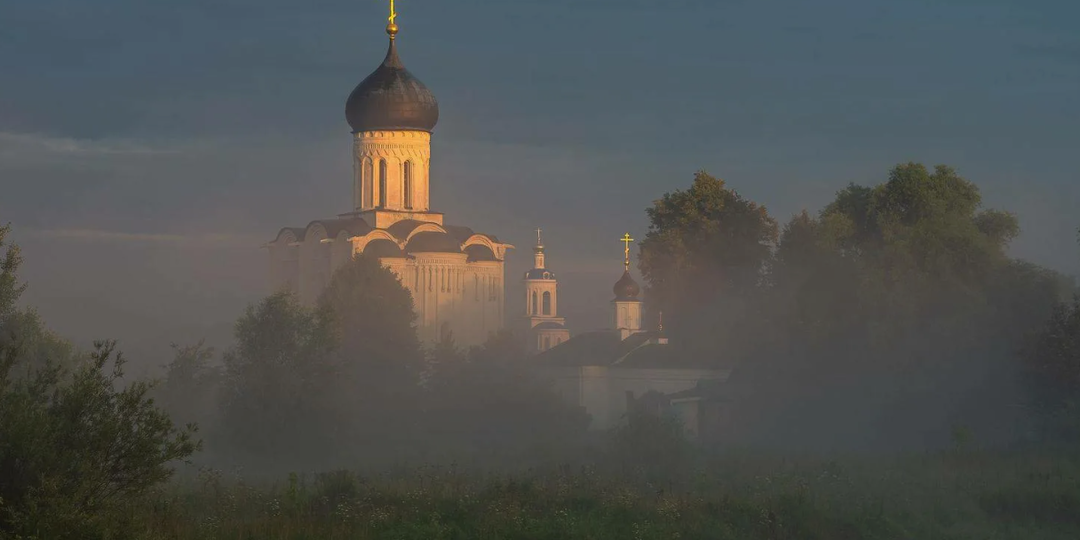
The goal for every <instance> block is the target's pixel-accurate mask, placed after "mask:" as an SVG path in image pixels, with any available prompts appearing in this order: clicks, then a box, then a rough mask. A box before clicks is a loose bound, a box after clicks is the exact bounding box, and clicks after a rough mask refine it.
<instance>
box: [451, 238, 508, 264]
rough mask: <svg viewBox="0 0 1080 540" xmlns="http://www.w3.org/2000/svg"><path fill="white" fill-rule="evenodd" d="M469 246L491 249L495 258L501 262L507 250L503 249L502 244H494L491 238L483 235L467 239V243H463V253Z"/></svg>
mask: <svg viewBox="0 0 1080 540" xmlns="http://www.w3.org/2000/svg"><path fill="white" fill-rule="evenodd" d="M469 246H484V247H486V248H488V249H490V250H491V252H492V253H494V254H495V258H496V259H497V260H500V261H501V260H502V259H503V254H504V253H505V249H503V246H502V244H497V243H495V242H492V241H491V238H488V237H487V235H483V234H474V235H472V236H470V237H468V238H466V239H465V241H464V242H462V243H461V249H462V251H464V250H465V249H467V248H468V247H469Z"/></svg>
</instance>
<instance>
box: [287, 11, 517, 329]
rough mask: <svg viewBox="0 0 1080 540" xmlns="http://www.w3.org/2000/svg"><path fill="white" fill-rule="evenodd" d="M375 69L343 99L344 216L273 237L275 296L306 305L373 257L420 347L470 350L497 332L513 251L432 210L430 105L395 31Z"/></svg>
mask: <svg viewBox="0 0 1080 540" xmlns="http://www.w3.org/2000/svg"><path fill="white" fill-rule="evenodd" d="M386 32H387V34H388V35H389V36H390V43H389V48H388V50H387V52H386V57H385V58H384V59H383V61H382V63H381V64H380V65H379V66H378V67H377V68H376V69H375V71H373V72H372V73H371V74H370V75H369V76H368V77H367V78H365V79H364V80H363V81H362V82H360V84H359V85H357V86H356V88H355V89H354V90H353V91H352V93H351V94H350V95H349V97H348V100H347V101H346V104H345V119H346V121H347V122H348V124H349V126H350V128H351V131H352V165H353V175H352V182H351V183H352V193H351V198H350V199H349V200H350V201H351V204H350V209H349V211H348V212H345V213H342V214H338V215H337V217H335V218H332V219H325V220H316V221H312V222H310V223H309V224H308V225H307V226H306V227H286V228H283V229H281V230H280V231H279V232H278V234H277V236H276V237H275V238H274V240H273V241H271V242H269V243H268V244H266V247H267V248H268V251H269V266H270V268H269V276H270V282H271V286H272V287H273V288H274V289H275V290H281V289H285V290H289V291H292V292H293V293H295V294H296V295H297V296H298V298H299V299H300V301H301V302H303V303H306V304H312V303H314V302H315V301H316V300H317V299H318V297H319V295H320V293H321V292H322V290H323V289H324V288H325V287H326V286H327V285H328V284H329V282H330V278H331V276H332V275H333V273H334V271H335V270H336V269H338V268H340V267H341V266H342V265H344V264H345V263H347V262H348V261H349V260H351V259H352V258H353V257H356V256H358V255H361V254H362V255H365V256H370V257H376V258H377V259H378V260H379V261H380V263H381V264H382V265H383V266H385V267H387V268H389V269H390V270H391V271H393V272H394V273H395V274H396V275H397V276H398V278H399V279H400V280H401V283H402V285H404V286H405V288H406V289H408V290H409V292H410V293H411V294H412V298H413V308H414V311H415V312H416V314H417V329H418V333H419V336H420V338H421V340H423V341H426V342H433V341H437V340H439V339H441V338H442V337H444V336H446V335H452V336H453V337H454V340H455V341H456V343H457V344H458V345H459V346H470V345H478V344H481V343H483V342H484V341H485V340H486V339H487V338H488V336H489V335H490V334H492V333H493V332H497V331H498V330H500V329H502V328H503V325H504V321H505V317H506V314H505V312H504V308H505V299H504V290H505V288H504V283H505V280H504V261H505V258H506V253H507V251H508V250H510V249H512V248H513V246H512V245H510V244H508V243H505V242H502V241H500V240H499V239H498V238H497V237H495V236H493V235H489V234H483V233H478V232H475V231H473V230H472V229H470V228H468V227H464V226H455V225H449V224H447V223H445V222H444V216H443V214H441V213H439V212H435V211H433V210H432V209H431V205H430V189H429V188H430V185H431V183H430V182H431V174H430V172H431V136H432V131H433V130H434V128H435V125H436V123H437V122H438V119H439V106H438V102H437V101H436V100H435V96H434V95H433V94H432V93H431V91H430V90H428V88H427V87H426V86H424V84H423V83H421V82H420V81H419V80H418V79H417V78H416V77H414V76H413V75H412V74H411V73H409V71H408V70H406V69H405V66H404V64H403V63H402V62H401V59H400V57H399V56H398V52H397V43H396V37H397V33H398V28H397V25H396V24H394V23H393V22H391V23H390V24H389V25H387V28H386Z"/></svg>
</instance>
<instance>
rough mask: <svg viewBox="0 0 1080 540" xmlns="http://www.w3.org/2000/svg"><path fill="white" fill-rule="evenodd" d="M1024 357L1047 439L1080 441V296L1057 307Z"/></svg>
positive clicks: (1033, 400) (1035, 336)
mask: <svg viewBox="0 0 1080 540" xmlns="http://www.w3.org/2000/svg"><path fill="white" fill-rule="evenodd" d="M1022 358H1023V360H1024V362H1025V367H1026V373H1027V376H1028V379H1029V382H1030V383H1031V390H1032V391H1031V397H1032V399H1031V405H1032V406H1033V408H1034V410H1035V412H1036V414H1037V415H1038V419H1039V421H1040V425H1041V427H1042V429H1043V431H1044V436H1046V437H1049V438H1051V439H1057V440H1067V441H1071V442H1076V441H1080V295H1076V296H1075V297H1074V298H1073V300H1072V302H1071V303H1064V302H1063V303H1060V304H1058V305H1057V306H1055V307H1054V310H1053V313H1052V314H1051V315H1050V318H1049V320H1048V321H1047V322H1046V324H1045V326H1044V327H1043V328H1041V329H1040V330H1039V331H1038V332H1036V333H1034V334H1033V335H1032V336H1031V337H1030V339H1029V340H1028V342H1027V344H1026V347H1025V349H1024V351H1023V357H1022Z"/></svg>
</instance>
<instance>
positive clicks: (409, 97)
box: [345, 26, 439, 133]
mask: <svg viewBox="0 0 1080 540" xmlns="http://www.w3.org/2000/svg"><path fill="white" fill-rule="evenodd" d="M387 32H388V33H390V48H389V49H387V51H386V58H385V59H384V60H383V62H382V64H381V65H379V67H377V68H375V71H373V72H371V75H368V76H367V78H366V79H364V80H363V81H361V82H360V84H358V85H356V88H355V89H353V91H352V93H351V94H349V99H348V100H347V101H346V102H345V120H346V121H348V122H349V126H351V127H352V129H353V132H354V133H355V132H359V131H427V132H430V131H431V130H432V129H434V128H435V124H436V123H437V122H438V121H439V103H438V102H437V101H435V95H434V94H432V93H431V91H430V90H428V89H427V87H426V86H424V83H422V82H420V80H419V79H417V78H416V77H413V75H412V74H411V73H409V71H408V70H407V69H405V65H404V64H402V63H401V59H400V58H398V54H397V46H396V45H395V43H394V34H396V33H397V28H396V26H395V27H394V28H393V31H392V32H391V29H390V28H388V29H387Z"/></svg>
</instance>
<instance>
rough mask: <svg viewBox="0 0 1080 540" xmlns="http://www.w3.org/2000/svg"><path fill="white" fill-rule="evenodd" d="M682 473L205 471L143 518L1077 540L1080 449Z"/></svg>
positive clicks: (237, 531) (511, 531) (149, 505)
mask: <svg viewBox="0 0 1080 540" xmlns="http://www.w3.org/2000/svg"><path fill="white" fill-rule="evenodd" d="M680 469H681V470H679V471H665V472H664V474H662V475H660V476H661V477H663V478H664V480H663V481H660V482H651V481H649V480H648V479H647V478H649V476H650V474H648V473H649V471H643V470H640V469H639V470H622V469H621V468H620V467H614V466H611V467H608V469H607V470H605V471H604V472H600V471H599V470H598V469H595V468H590V467H561V468H560V467H556V468H552V469H549V470H530V471H525V472H520V473H517V474H514V475H506V474H492V473H480V472H477V471H475V470H467V469H465V468H461V467H440V468H436V467H419V468H413V469H409V470H401V471H398V472H395V473H383V474H380V475H376V476H362V475H358V474H355V473H351V472H333V473H323V474H315V475H310V476H307V475H297V474H291V475H289V477H288V478H283V479H281V481H280V482H277V483H272V484H271V483H260V484H253V483H245V482H244V481H243V480H242V479H240V478H237V477H233V476H231V475H223V474H221V473H219V472H214V471H205V470H204V471H203V472H202V473H200V474H199V475H198V477H197V478H189V479H187V480H184V481H178V482H176V483H174V484H173V485H171V486H169V487H167V488H164V489H162V490H159V491H158V492H156V493H155V494H154V495H153V496H151V497H149V498H147V499H146V502H145V504H144V505H143V506H141V507H137V508H131V509H130V511H131V518H132V519H133V520H134V521H135V523H136V524H137V525H136V528H137V530H138V531H139V532H140V533H141V534H145V536H147V537H150V538H176V539H189V538H190V539H230V540H232V539H240V540H248V539H281V540H285V539H290V540H291V539H312V540H314V539H320V540H324V539H368V538H370V539H381V540H393V539H418V540H419V539H425V540H426V539H537V540H539V539H553V540H554V539H577V538H582V539H586V538H588V539H598V540H599V539H609V538H610V539H620V540H623V539H646V538H649V539H653V538H655V539H676V538H678V539H689V538H703V539H724V538H731V539H747V540H749V539H772V540H778V539H800V540H801V539H829V540H847V539H852V540H853V539H863V538H866V539H886V538H888V539H893V538H895V539H1006V538H1008V539H1013V538H1015V539H1025V540H1038V539H1062V540H1064V539H1071V540H1074V539H1076V538H1080V456H1078V455H1069V454H1067V453H1066V454H1058V455H1054V456H1049V455H1041V454H1040V455H1035V454H1023V455H1020V454H1017V455H985V454H956V453H953V454H940V455H920V456H913V457H906V458H898V459H890V460H888V461H883V460H877V461H871V460H860V459H845V460H838V461H822V460H814V459H780V458H775V459H774V458H766V457H754V456H746V455H742V456H740V455H726V456H722V457H715V458H710V459H709V460H708V461H704V460H701V461H698V462H695V463H693V464H684V466H683V467H681V468H680ZM653 472H655V471H653ZM654 476H655V475H654Z"/></svg>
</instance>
